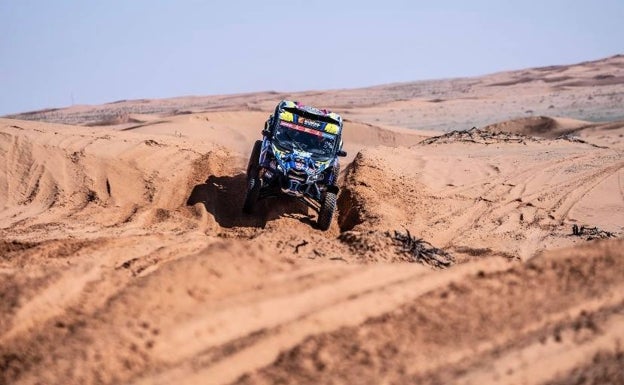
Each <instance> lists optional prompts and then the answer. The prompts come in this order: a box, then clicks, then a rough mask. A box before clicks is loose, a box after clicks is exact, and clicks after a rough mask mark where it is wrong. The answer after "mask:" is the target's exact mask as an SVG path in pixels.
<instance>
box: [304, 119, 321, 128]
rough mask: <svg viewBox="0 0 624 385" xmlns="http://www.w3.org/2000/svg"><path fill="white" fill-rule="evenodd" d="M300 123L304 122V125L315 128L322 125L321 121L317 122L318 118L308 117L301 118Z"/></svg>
mask: <svg viewBox="0 0 624 385" xmlns="http://www.w3.org/2000/svg"><path fill="white" fill-rule="evenodd" d="M299 123H301V124H303V125H304V126H308V127H314V128H319V127H321V123H320V122H317V121H316V120H311V119H306V118H299Z"/></svg>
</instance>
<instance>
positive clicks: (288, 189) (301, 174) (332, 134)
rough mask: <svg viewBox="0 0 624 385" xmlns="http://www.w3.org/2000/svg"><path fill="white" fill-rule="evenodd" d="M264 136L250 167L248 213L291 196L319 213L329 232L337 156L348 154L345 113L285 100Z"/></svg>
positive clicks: (255, 147)
mask: <svg viewBox="0 0 624 385" xmlns="http://www.w3.org/2000/svg"><path fill="white" fill-rule="evenodd" d="M262 135H263V137H264V138H263V140H258V141H256V143H255V144H254V146H253V150H252V152H251V157H250V158H249V163H248V165H247V193H246V196H245V202H244V204H243V211H244V212H245V213H252V212H253V211H254V208H255V206H256V203H257V202H258V201H259V200H261V199H265V198H269V197H278V196H281V195H283V194H286V195H290V196H293V197H296V198H298V199H299V200H301V201H302V202H304V203H305V204H306V205H307V206H309V207H311V208H312V209H314V210H315V211H317V212H318V221H317V225H318V227H319V228H320V229H321V230H327V229H328V228H329V225H330V224H331V220H332V217H333V216H334V211H335V210H336V198H337V195H338V186H337V178H338V173H339V172H340V165H339V163H338V158H337V157H339V156H346V155H347V153H346V152H345V151H343V150H342V118H341V117H340V115H338V114H336V113H333V112H330V111H327V110H320V109H317V108H314V107H310V106H305V105H303V104H300V103H298V102H292V101H289V100H283V101H281V102H280V103H279V104H278V105H277V107H275V112H274V113H273V115H271V116H270V117H269V119H268V120H267V121H266V123H265V124H264V129H263V130H262Z"/></svg>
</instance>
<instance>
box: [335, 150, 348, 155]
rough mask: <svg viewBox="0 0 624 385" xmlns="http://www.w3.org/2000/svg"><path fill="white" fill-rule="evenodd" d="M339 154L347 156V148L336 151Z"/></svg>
mask: <svg viewBox="0 0 624 385" xmlns="http://www.w3.org/2000/svg"><path fill="white" fill-rule="evenodd" d="M336 155H337V156H347V152H346V151H345V150H338V152H337V153H336Z"/></svg>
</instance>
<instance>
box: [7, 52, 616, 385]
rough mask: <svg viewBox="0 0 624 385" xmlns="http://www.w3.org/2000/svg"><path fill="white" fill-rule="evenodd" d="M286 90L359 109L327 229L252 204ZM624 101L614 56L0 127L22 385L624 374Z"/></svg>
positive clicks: (600, 378)
mask: <svg viewBox="0 0 624 385" xmlns="http://www.w3.org/2000/svg"><path fill="white" fill-rule="evenodd" d="M283 98H290V99H295V100H299V101H301V102H304V103H307V104H313V105H317V106H319V107H324V108H329V109H332V110H334V111H336V112H338V113H341V114H342V115H343V116H344V117H345V118H346V123H345V128H344V133H345V134H344V141H345V149H346V150H347V152H348V153H349V156H348V157H347V158H346V159H344V161H343V167H342V170H343V171H342V174H341V178H340V186H341V192H340V196H339V202H338V212H337V213H336V216H335V219H334V222H333V223H332V226H331V228H330V229H329V230H328V231H327V232H322V231H319V230H317V229H315V228H314V220H315V213H313V212H312V211H311V210H309V209H307V208H306V207H305V206H303V205H302V204H300V203H299V202H297V201H294V200H292V199H282V200H271V201H268V202H266V203H265V204H264V206H265V207H264V208H263V210H261V213H260V214H258V215H244V214H242V212H241V207H242V200H243V198H244V188H245V175H244V172H245V171H244V170H245V167H246V163H247V158H248V156H249V152H250V151H251V147H252V144H253V142H254V141H255V140H257V139H258V138H260V130H261V128H262V125H263V122H264V120H265V119H266V118H267V116H268V115H269V114H270V113H271V111H272V108H273V107H274V106H275V104H276V103H277V102H279V100H281V99H283ZM623 105H624V57H623V56H616V57H612V58H607V59H603V60H598V61H593V62H587V63H580V64H578V65H567V66H553V67H546V68H535V69H527V70H521V71H512V72H504V73H498V74H494V75H487V76H482V77H478V78H466V79H449V80H436V81H426V82H414V83H404V84H394V85H384V86H376V87H371V88H364V89H354V90H331V91H307V92H300V93H281V92H265V93H253V94H241V95H222V96H209V97H199V96H198V97H192V96H189V97H179V98H174V99H161V100H135V101H118V102H114V103H109V104H105V105H101V106H71V107H68V108H62V109H51V110H46V111H35V112H29V113H24V114H17V115H12V116H8V117H5V118H1V119H0V158H1V160H2V161H1V162H0V384H120V383H123V384H137V385H138V384H172V383H175V384H233V383H236V384H276V383H279V384H409V383H418V384H450V383H454V384H485V383H488V384H489V383H496V384H598V383H613V384H615V383H624V370H623V368H624V351H623V350H622V343H623V342H624V280H622V276H624V240H622V235H623V234H624V108H623V107H622V106H623ZM473 126H477V128H475V129H471V128H472V127H473ZM573 226H576V229H578V231H576V234H573ZM408 232H409V235H410V236H411V237H414V239H422V240H423V241H426V242H427V243H428V244H430V245H432V247H435V248H437V249H438V250H440V252H444V253H446V254H444V255H445V259H444V261H445V262H448V263H443V264H440V263H435V260H431V259H423V258H419V257H418V256H417V255H416V254H415V253H414V252H413V248H410V247H412V246H413V244H412V245H410V244H408V243H406V241H405V239H406V238H405V237H406V236H407V234H408ZM417 244H422V243H418V242H417Z"/></svg>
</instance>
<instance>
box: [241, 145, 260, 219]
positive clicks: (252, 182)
mask: <svg viewBox="0 0 624 385" xmlns="http://www.w3.org/2000/svg"><path fill="white" fill-rule="evenodd" d="M261 149H262V141H260V140H258V141H256V143H254V146H253V150H252V151H251V156H250V157H249V163H248V164H247V193H246V194H245V202H244V203H243V212H244V213H246V214H251V213H253V211H254V207H255V206H256V202H257V201H258V197H260V184H261V183H260V178H259V176H258V171H259V169H260V167H259V166H260V151H261Z"/></svg>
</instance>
